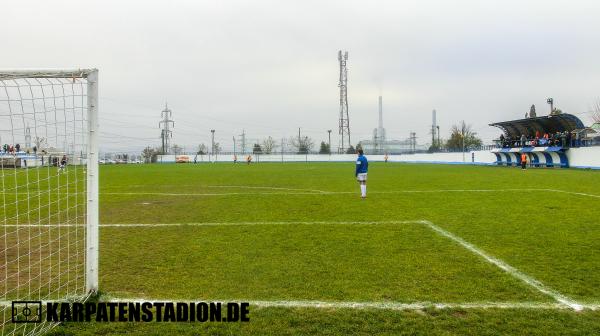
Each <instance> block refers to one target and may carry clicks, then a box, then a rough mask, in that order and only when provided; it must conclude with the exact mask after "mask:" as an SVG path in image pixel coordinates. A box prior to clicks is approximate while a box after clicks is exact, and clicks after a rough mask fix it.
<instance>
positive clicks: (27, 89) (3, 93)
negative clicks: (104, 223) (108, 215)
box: [0, 69, 99, 335]
mask: <svg viewBox="0 0 600 336" xmlns="http://www.w3.org/2000/svg"><path fill="white" fill-rule="evenodd" d="M98 147H99V143H98V70H97V69H76V70H18V71H3V70H0V335H22V334H40V333H43V332H45V331H47V330H49V329H50V328H52V327H53V326H54V325H55V324H53V323H45V322H41V323H14V321H15V313H18V311H17V310H18V307H17V309H15V307H14V306H13V304H14V302H16V301H42V302H47V301H65V300H77V301H83V300H86V299H87V298H88V297H89V296H90V295H92V294H94V293H96V292H97V291H98V254H99V227H98V225H99V210H98V201H99V199H98V193H99V187H98V182H99V179H98V173H99V172H98ZM42 309H44V307H42ZM40 312H41V311H40ZM16 318H17V320H19V319H23V318H25V319H27V317H25V316H24V315H23V314H21V315H17V316H16Z"/></svg>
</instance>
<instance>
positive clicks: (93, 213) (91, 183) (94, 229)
mask: <svg viewBox="0 0 600 336" xmlns="http://www.w3.org/2000/svg"><path fill="white" fill-rule="evenodd" d="M87 95H88V96H87V106H88V130H87V131H88V158H87V159H88V160H87V193H88V195H87V234H86V235H87V236H86V245H87V249H86V263H85V279H86V282H85V288H86V292H88V293H92V292H94V293H95V292H98V267H99V264H98V254H99V251H98V249H99V227H98V224H99V208H98V201H99V199H98V196H99V186H98V185H99V179H98V148H99V146H98V70H91V71H90V72H89V73H88V76H87Z"/></svg>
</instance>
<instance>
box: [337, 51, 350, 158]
mask: <svg viewBox="0 0 600 336" xmlns="http://www.w3.org/2000/svg"><path fill="white" fill-rule="evenodd" d="M347 60H348V52H347V51H345V52H344V53H343V54H342V51H341V50H340V51H338V61H339V62H340V81H339V84H338V87H339V88H340V130H339V134H340V147H339V148H338V152H340V153H345V152H346V150H347V149H348V148H349V147H350V146H351V144H350V119H349V118H348V69H347V68H346V61H347Z"/></svg>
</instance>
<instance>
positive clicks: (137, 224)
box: [0, 220, 423, 227]
mask: <svg viewBox="0 0 600 336" xmlns="http://www.w3.org/2000/svg"><path fill="white" fill-rule="evenodd" d="M422 223H423V222H422V221H421V220H407V221H338V222H335V221H321V222H319V221H312V222H307V221H281V222H212V223H211V222H207V223H150V224H141V223H119V224H100V225H99V226H100V227H165V226H166V227H169V226H240V225H377V224H422ZM59 226H60V227H74V226H79V227H81V226H85V224H41V225H37V224H7V225H0V227H59Z"/></svg>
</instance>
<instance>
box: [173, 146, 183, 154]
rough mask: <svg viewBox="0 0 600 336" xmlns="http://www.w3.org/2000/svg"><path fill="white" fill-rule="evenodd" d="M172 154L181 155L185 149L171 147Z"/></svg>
mask: <svg viewBox="0 0 600 336" xmlns="http://www.w3.org/2000/svg"><path fill="white" fill-rule="evenodd" d="M171 152H173V154H175V155H179V154H181V153H182V152H183V148H181V147H180V146H179V145H173V146H171Z"/></svg>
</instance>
